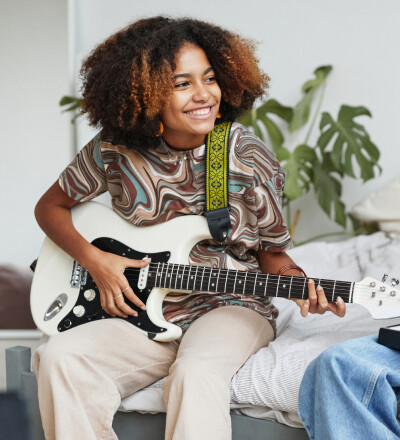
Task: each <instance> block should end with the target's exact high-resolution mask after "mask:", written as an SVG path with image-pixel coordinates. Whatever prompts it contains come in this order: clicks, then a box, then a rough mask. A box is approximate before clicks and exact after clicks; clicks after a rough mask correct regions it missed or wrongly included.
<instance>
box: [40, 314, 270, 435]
mask: <svg viewBox="0 0 400 440" xmlns="http://www.w3.org/2000/svg"><path fill="white" fill-rule="evenodd" d="M272 339H273V330H272V327H271V325H270V324H269V322H268V321H266V320H265V319H264V318H263V317H262V316H261V315H259V314H258V313H256V312H254V311H253V310H250V309H247V308H245V307H238V306H226V307H221V308H218V309H215V310H212V311H210V312H209V313H207V314H205V315H204V316H202V317H201V318H199V319H198V320H196V321H195V322H194V323H193V324H192V325H191V326H190V327H189V329H188V331H187V332H186V333H185V335H184V336H183V337H182V339H181V340H180V341H173V342H167V343H165V342H155V341H152V340H150V339H148V338H147V337H146V336H145V335H143V334H142V333H140V332H138V331H137V330H136V329H135V328H134V327H133V326H132V325H131V324H129V323H127V322H125V321H123V320H121V319H107V320H105V321H97V322H93V323H90V324H85V325H82V326H80V327H75V328H73V329H71V330H69V331H67V332H65V333H61V334H59V335H57V336H54V337H52V338H50V340H49V341H48V342H47V343H46V344H43V345H42V346H40V347H39V348H38V349H37V351H36V352H35V370H36V375H37V378H38V389H39V405H40V412H41V415H42V422H43V428H44V431H45V434H46V438H47V440H53V439H57V440H80V439H85V440H115V439H117V436H116V435H115V433H114V431H113V429H112V420H113V416H114V414H115V412H116V411H117V409H118V407H119V405H120V402H121V398H124V397H126V396H128V395H130V394H132V393H134V392H136V391H138V390H140V389H142V388H144V387H146V386H148V385H150V384H151V383H153V382H155V381H157V380H158V379H160V378H162V377H164V376H168V377H167V378H166V380H165V381H164V389H163V391H164V399H165V403H166V406H167V423H166V433H165V439H167V440H171V439H173V440H230V439H231V437H232V435H231V425H230V416H229V397H230V396H229V383H230V380H231V378H232V376H233V375H234V374H235V372H236V371H237V370H238V369H239V368H240V366H241V365H243V364H244V363H245V362H246V360H247V359H248V358H249V356H250V355H252V354H253V353H255V352H256V351H257V350H259V349H260V348H261V347H264V346H266V345H268V343H269V342H270V341H271V340H272Z"/></svg>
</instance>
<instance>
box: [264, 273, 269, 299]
mask: <svg viewBox="0 0 400 440" xmlns="http://www.w3.org/2000/svg"><path fill="white" fill-rule="evenodd" d="M268 278H269V273H267V279H266V280H265V287H264V296H265V297H266V296H267V285H268Z"/></svg>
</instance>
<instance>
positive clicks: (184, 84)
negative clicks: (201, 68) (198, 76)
mask: <svg viewBox="0 0 400 440" xmlns="http://www.w3.org/2000/svg"><path fill="white" fill-rule="evenodd" d="M187 85H189V83H188V82H187V81H184V82H180V83H178V84H175V86H174V87H175V89H181V88H182V87H186V86H187Z"/></svg>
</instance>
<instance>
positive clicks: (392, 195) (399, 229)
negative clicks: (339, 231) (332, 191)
mask: <svg viewBox="0 0 400 440" xmlns="http://www.w3.org/2000/svg"><path fill="white" fill-rule="evenodd" d="M399 201H400V175H398V176H397V177H395V178H394V179H393V180H391V181H390V182H389V183H387V184H386V185H384V186H383V187H382V188H380V189H378V190H376V191H374V192H373V193H371V194H370V195H369V196H368V197H367V198H366V199H364V200H362V201H361V202H360V203H358V204H357V205H356V206H355V207H354V208H353V211H352V214H353V215H354V216H355V217H356V218H357V219H359V220H361V221H362V222H365V223H377V224H378V227H379V229H380V230H381V231H384V232H386V233H388V234H389V235H390V236H391V237H400V202H399Z"/></svg>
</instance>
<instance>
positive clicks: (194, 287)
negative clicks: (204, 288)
mask: <svg viewBox="0 0 400 440" xmlns="http://www.w3.org/2000/svg"><path fill="white" fill-rule="evenodd" d="M198 271H199V266H196V272H195V274H194V281H193V288H192V291H193V290H196V279H197V272H198ZM199 290H200V289H199Z"/></svg>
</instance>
